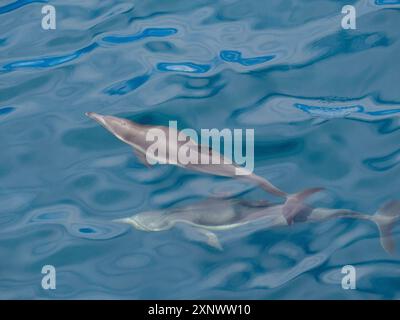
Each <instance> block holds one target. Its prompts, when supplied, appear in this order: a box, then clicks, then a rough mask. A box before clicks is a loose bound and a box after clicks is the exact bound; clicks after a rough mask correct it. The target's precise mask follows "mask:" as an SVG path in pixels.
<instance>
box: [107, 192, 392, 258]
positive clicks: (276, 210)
mask: <svg viewBox="0 0 400 320" xmlns="http://www.w3.org/2000/svg"><path fill="white" fill-rule="evenodd" d="M286 214H287V211H285V206H284V205H283V204H274V203H270V202H268V201H248V200H238V199H208V200H205V201H201V202H198V203H195V204H191V205H188V206H185V207H178V208H170V209H166V210H156V211H148V212H142V213H138V214H135V215H133V216H132V217H128V218H122V219H117V220H114V222H118V223H126V224H130V225H132V226H133V227H134V228H136V229H138V230H142V231H148V232H150V231H153V232H157V231H164V230H169V229H171V228H173V227H177V226H182V225H186V226H190V227H191V228H190V229H189V230H191V231H190V233H188V232H187V231H186V235H187V236H188V237H190V238H191V239H194V240H197V241H201V242H205V243H207V244H208V245H209V246H211V247H214V248H216V249H219V250H222V245H221V243H220V241H219V238H218V236H217V234H216V233H217V232H220V231H228V230H231V232H230V233H229V234H230V235H231V236H237V235H238V234H239V235H240V234H243V231H242V232H241V233H240V232H239V231H238V230H239V229H240V228H243V227H247V230H246V231H245V232H248V233H253V232H254V231H256V230H258V229H260V228H261V229H269V228H274V227H284V226H289V225H290V224H291V223H292V222H295V223H300V222H303V223H304V222H317V221H326V220H329V219H333V218H353V219H361V220H367V221H372V222H374V223H375V224H376V225H377V227H378V229H379V232H380V242H381V245H382V247H383V249H384V250H385V251H386V252H388V253H393V252H394V242H393V239H392V235H391V230H392V228H393V225H394V223H395V222H396V221H398V220H399V218H400V201H390V202H388V203H386V204H385V205H384V206H382V207H381V208H380V209H379V210H378V211H377V212H376V213H375V214H374V215H368V214H363V213H361V212H357V211H353V210H347V209H329V208H313V207H311V206H309V205H307V204H304V203H298V204H297V207H296V208H293V211H292V212H290V215H289V217H288V216H286ZM233 229H236V230H235V232H233ZM193 230H194V231H193ZM184 231H185V229H184ZM225 238H226V237H225Z"/></svg>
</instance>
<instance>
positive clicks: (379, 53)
mask: <svg viewBox="0 0 400 320" xmlns="http://www.w3.org/2000/svg"><path fill="white" fill-rule="evenodd" d="M45 4H52V5H54V6H55V7H56V10H57V29H56V30H47V31H46V30H43V29H42V28H41V19H42V17H43V15H42V14H41V8H42V6H43V5H45ZM346 4H352V5H354V6H355V7H356V9H357V16H358V18H357V29H356V30H343V29H342V28H341V25H340V21H341V18H342V16H343V15H342V14H341V9H342V7H343V6H344V5H346ZM0 28H1V29H0V30H1V32H0V148H1V154H0V298H2V299H11V298H14V299H23V298H24V299H26V298H28V299H36V298H41V299H93V298H106V299H116V298H122V299H142V298H154V299H162V298H169V299H183V298H189V299H200V298H202V299H206V298H232V299H293V298H299V299H383V298H384V299H399V298H400V268H399V266H400V264H399V263H400V253H399V251H397V253H395V254H394V255H389V254H387V253H386V252H385V251H384V250H383V249H382V247H381V246H380V244H379V238H378V231H377V229H376V227H375V226H374V225H372V224H371V223H369V222H367V221H354V220H344V219H342V220H331V221H327V222H321V223H303V224H295V225H292V226H290V227H286V228H283V227H282V228H276V229H270V230H257V231H256V232H254V233H249V234H246V235H244V236H239V234H238V236H237V237H233V238H232V239H231V240H230V241H227V242H224V243H223V246H224V250H223V251H221V252H220V251H218V250H215V249H213V248H210V247H208V246H207V245H205V244H201V243H198V242H195V241H191V240H188V239H187V238H186V237H185V235H184V234H183V233H182V231H181V230H179V229H172V230H169V231H165V232H153V233H150V232H142V231H138V230H135V229H133V228H130V227H129V226H127V225H120V224H115V223H112V222H111V220H113V219H116V218H121V217H127V216H131V215H133V214H135V213H139V212H142V211H146V210H155V209H166V208H170V207H174V206H179V205H185V204H190V203H193V202H196V201H199V200H201V199H205V198H207V197H210V196H215V195H218V194H221V193H226V192H229V193H230V194H231V196H234V197H242V198H246V199H266V198H268V197H267V195H266V194H265V192H263V191H262V190H260V189H259V188H256V187H254V186H253V185H250V184H243V183H239V182H237V181H233V180H230V179H224V178H215V177H212V176H208V175H201V174H196V173H193V172H190V171H185V170H184V169H180V168H176V167H171V166H161V165H160V166H156V167H154V168H151V169H148V168H147V167H145V166H143V165H142V164H141V163H140V162H139V161H138V159H137V158H136V157H135V155H134V154H133V152H132V151H131V149H130V148H129V147H128V146H127V145H125V144H124V143H121V142H120V141H118V140H117V139H115V138H114V137H113V136H111V135H110V134H109V133H108V132H107V131H106V130H104V129H103V128H101V127H100V126H99V125H97V124H96V123H94V122H93V121H91V120H90V119H88V118H87V117H85V115H84V113H85V112H87V111H94V112H98V113H102V114H112V115H116V116H121V117H127V118H130V119H135V120H137V121H139V122H142V123H154V124H166V123H168V120H177V121H178V123H179V126H180V128H194V129H196V130H200V129H201V128H219V129H222V128H243V129H245V128H254V129H255V172H256V173H257V174H258V175H260V176H263V177H265V178H268V179H269V180H270V181H272V182H273V183H274V184H275V185H277V186H279V187H280V188H281V189H283V190H285V191H287V192H296V191H300V190H303V189H305V188H307V187H315V186H323V187H325V188H326V191H325V192H323V193H320V194H318V195H316V196H314V197H313V198H312V199H310V202H311V203H312V204H313V205H315V206H323V207H330V208H348V209H354V210H358V211H361V212H364V213H367V214H373V213H374V212H376V211H377V209H378V208H379V207H380V206H382V205H383V203H385V202H386V201H388V200H391V199H400V193H399V190H400V179H399V176H400V165H399V164H400V90H399V84H400V63H399V52H400V33H399V30H400V2H399V1H394V0H388V1H383V0H379V1H378V0H377V1H374V0H360V1H354V0H346V1H344V0H343V1H342V0H340V1H339V0H337V1H334V0H312V1H311V0H307V1H306V0H303V1H300V0H299V1H287V0H268V1H260V0H245V1H234V0H219V1H206V0H204V1H201V0H200V1H155V0H154V1H153V0H152V1H150V0H149V1H135V2H134V1H128V0H113V1H100V0H97V1H96V0H86V1H78V0H73V1H71V0H68V1H67V0H58V1H28V0H14V2H13V0H11V1H8V0H0ZM214 214H218V212H215V213H214ZM234 232H236V231H235V230H233V231H232V233H234ZM393 234H394V239H395V241H396V243H397V244H398V246H399V247H400V227H399V226H396V227H395V228H394V230H393ZM48 264H50V265H53V266H54V267H55V268H56V271H57V278H56V279H57V289H56V290H47V291H46V290H44V289H42V287H41V280H42V276H43V275H42V274H41V269H42V267H43V266H44V265H48ZM348 264H351V265H353V266H354V267H355V268H356V270H357V289H356V290H343V289H342V287H341V279H342V276H343V275H342V274H341V268H342V267H343V266H344V265H348Z"/></svg>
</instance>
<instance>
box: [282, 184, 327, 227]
mask: <svg viewBox="0 0 400 320" xmlns="http://www.w3.org/2000/svg"><path fill="white" fill-rule="evenodd" d="M323 190H324V188H310V189H306V190H303V191H300V192H298V193H295V194H291V195H288V196H287V197H286V202H285V203H284V205H283V208H282V214H283V216H284V217H285V219H286V221H287V223H288V224H289V225H290V224H292V223H293V220H294V218H297V219H299V220H305V219H306V218H307V216H308V215H309V214H310V212H311V211H312V208H311V207H309V206H308V205H306V204H305V203H304V201H305V200H306V199H307V198H308V197H310V196H312V195H313V194H315V193H317V192H320V191H323Z"/></svg>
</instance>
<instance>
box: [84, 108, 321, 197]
mask: <svg viewBox="0 0 400 320" xmlns="http://www.w3.org/2000/svg"><path fill="white" fill-rule="evenodd" d="M86 115H87V116H88V117H89V118H91V119H93V120H95V121H97V122H98V123H99V124H101V125H102V126H103V127H104V128H106V129H107V130H108V131H110V132H111V133H112V134H113V135H114V136H116V137H117V138H118V139H120V140H122V141H123V142H125V143H127V144H128V145H130V146H131V147H132V148H133V150H134V152H135V154H136V156H137V157H138V158H139V160H140V161H141V162H142V163H144V164H146V165H147V166H149V163H148V161H147V158H146V156H149V155H148V154H147V155H146V151H147V150H149V147H150V146H151V145H152V144H153V143H154V141H151V140H148V139H146V137H147V134H148V132H149V130H151V129H159V130H162V131H163V132H164V134H165V137H166V141H169V133H170V130H174V136H175V137H177V136H178V135H179V136H181V137H184V138H185V140H184V141H179V140H177V139H172V143H166V150H165V154H162V152H159V154H158V155H157V156H156V157H157V158H156V159H154V160H155V161H156V162H159V163H170V162H169V161H168V160H169V159H170V156H171V155H176V154H177V152H178V150H179V148H181V147H184V148H190V149H191V151H192V152H194V153H196V155H195V156H196V158H197V159H200V158H201V157H203V156H205V157H208V158H210V159H214V158H215V159H217V158H218V159H220V161H219V164H213V163H210V164H202V163H200V161H199V162H198V163H187V164H183V163H181V162H179V159H177V161H176V163H173V164H175V165H177V166H179V167H183V168H187V169H190V170H194V171H199V172H203V173H208V174H212V175H216V176H223V177H231V178H238V179H245V180H249V181H251V182H253V183H256V184H257V185H259V186H260V187H261V188H263V189H264V190H265V191H267V192H269V193H271V194H273V195H275V196H278V197H283V198H286V199H287V201H286V202H287V204H290V203H297V202H298V201H299V200H303V198H302V197H305V196H309V195H311V194H313V193H316V192H318V191H321V190H322V188H312V189H308V190H307V191H306V192H302V193H301V195H300V194H293V195H291V194H288V193H286V192H284V191H282V190H280V189H279V188H277V187H275V186H274V185H273V184H272V183H270V182H269V181H268V180H266V179H264V178H262V177H260V176H258V175H256V174H254V173H252V172H249V171H248V172H246V170H247V169H246V168H243V167H241V166H239V165H237V164H235V163H231V164H229V163H227V162H226V161H224V160H225V158H224V156H223V155H221V154H220V153H218V152H216V151H213V150H212V149H211V148H209V147H208V146H207V147H204V146H202V145H199V144H197V143H196V142H195V141H194V140H193V139H191V138H190V137H189V136H187V135H185V134H184V133H183V132H179V131H177V130H175V129H173V128H168V127H164V126H150V125H142V124H139V123H136V122H133V121H131V120H128V119H124V118H118V117H114V116H106V115H100V114H97V113H94V112H87V113H86ZM182 140H183V139H182ZM174 157H175V156H174ZM237 170H241V171H242V174H241V175H237Z"/></svg>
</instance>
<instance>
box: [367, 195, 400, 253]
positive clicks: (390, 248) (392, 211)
mask: <svg viewBox="0 0 400 320" xmlns="http://www.w3.org/2000/svg"><path fill="white" fill-rule="evenodd" d="M399 219H400V201H396V200H392V201H389V202H388V203H386V204H385V205H383V207H382V208H380V209H379V210H378V211H377V212H376V213H375V215H373V216H372V221H374V222H375V223H376V224H377V226H378V229H379V235H380V241H381V245H382V247H383V249H385V251H386V252H388V253H390V254H393V253H394V250H395V243H394V241H393V237H392V229H393V226H394V224H395V223H396V222H397V221H398V220H399Z"/></svg>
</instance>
